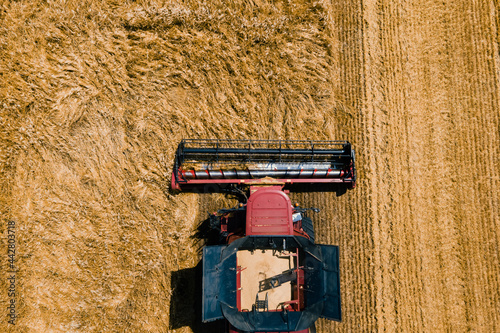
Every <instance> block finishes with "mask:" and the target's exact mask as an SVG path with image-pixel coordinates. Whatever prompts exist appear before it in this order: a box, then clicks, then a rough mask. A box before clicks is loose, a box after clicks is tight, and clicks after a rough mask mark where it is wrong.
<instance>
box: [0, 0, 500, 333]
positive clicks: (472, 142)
mask: <svg viewBox="0 0 500 333" xmlns="http://www.w3.org/2000/svg"><path fill="white" fill-rule="evenodd" d="M499 8H500V5H499V3H498V1H496V0H490V1H472V0H458V1H457V0H455V1H452V0H445V1H423V0H422V1H405V0H396V1H388V0H387V1H384V0H379V1H375V0H373V1H371V0H369V1H340V0H330V1H327V0H325V1H295V0H289V1H259V0H235V1H231V2H226V1H220V0H213V1H209V2H207V3H204V4H201V3H200V2H199V1H194V0H193V1H190V0H186V1H159V0H158V1H154V0H150V1H111V0H109V1H43V2H42V1H16V2H14V1H3V2H0V191H1V192H0V213H1V221H2V222H1V224H0V232H1V235H2V237H1V238H0V256H1V257H0V264H1V267H2V270H3V272H4V273H5V274H2V277H1V279H2V280H1V281H0V309H1V310H0V316H1V317H0V331H2V332H182V333H188V332H195V333H198V332H217V327H216V326H213V325H212V326H204V325H201V324H200V323H199V320H200V318H199V316H198V313H197V306H196V304H197V303H198V302H199V299H198V296H199V295H198V294H197V292H196V285H197V283H198V282H197V269H196V266H197V264H198V262H199V260H200V248H201V246H202V242H201V241H200V240H199V239H197V238H196V231H197V226H198V224H199V223H200V222H202V221H203V220H204V219H205V218H206V216H207V212H208V211H213V210H216V209H218V208H223V207H226V206H230V205H232V204H233V202H232V201H231V199H230V198H226V197H225V196H223V195H218V194H195V193H181V194H174V193H172V192H171V191H170V179H169V178H170V172H171V171H172V163H173V157H174V152H175V149H176V146H177V144H178V143H179V141H180V140H181V139H182V138H195V137H196V138H252V139H317V140H324V139H339V140H349V141H351V142H352V143H353V145H354V147H355V149H356V153H357V167H358V179H359V180H358V184H357V187H356V188H355V189H354V190H352V191H348V192H347V193H346V194H344V195H341V196H336V195H335V194H334V193H293V194H291V196H292V199H293V200H296V201H299V202H300V203H301V205H302V206H316V207H319V208H321V209H322V210H321V212H320V213H318V214H316V215H315V216H313V218H314V223H315V228H316V241H317V242H319V243H325V244H335V245H339V246H340V260H341V293H342V294H341V296H342V302H343V303H342V311H343V321H342V322H341V323H336V322H330V321H325V320H320V321H319V322H318V323H317V328H318V332H375V331H379V332H384V331H388V332H469V331H473V332H497V331H500V310H499V309H500V250H499V244H500V212H499V205H500V191H499V190H500V189H499V187H500V103H499V100H500V54H499V41H500V37H499V31H498V29H499V25H500V19H499V17H500V16H499ZM9 221H14V222H15V230H14V232H15V236H16V237H15V239H16V243H15V246H16V254H15V266H16V268H17V272H16V283H15V291H16V296H15V301H16V315H17V319H16V323H15V325H12V324H9V323H8V320H9V317H8V316H7V315H8V311H7V306H8V304H10V301H11V299H13V298H12V297H10V296H9V295H8V288H9V281H8V280H7V277H8V274H7V273H6V271H7V270H8V269H9V261H8V255H7V253H8V244H9V243H8V234H9V233H8V229H9V228H8V226H9V223H8V222H9Z"/></svg>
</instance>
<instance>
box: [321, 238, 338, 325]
mask: <svg viewBox="0 0 500 333" xmlns="http://www.w3.org/2000/svg"><path fill="white" fill-rule="evenodd" d="M320 247H321V254H322V259H323V270H322V275H323V281H324V307H323V312H322V313H321V317H322V318H327V319H331V320H338V321H340V320H341V319H342V313H341V306H340V276H339V248H338V246H333V245H321V246H320Z"/></svg>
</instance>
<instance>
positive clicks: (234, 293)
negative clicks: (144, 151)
mask: <svg viewBox="0 0 500 333" xmlns="http://www.w3.org/2000/svg"><path fill="white" fill-rule="evenodd" d="M355 182H356V173H355V167H354V151H353V150H352V148H351V144H350V143H349V142H347V141H271V140H255V141H254V140H245V141H243V140H183V141H182V142H181V143H180V144H179V147H178V150H177V155H176V160H175V164H174V171H173V175H172V187H173V189H175V190H179V191H181V190H197V191H200V190H204V191H205V192H206V191H216V192H224V191H228V192H233V193H236V194H238V195H240V197H241V198H242V199H241V202H240V203H239V204H238V205H237V206H236V207H235V208H230V209H221V210H219V211H218V212H217V213H214V214H213V215H211V216H210V226H211V228H214V229H216V230H218V231H219V234H220V239H221V243H222V245H214V246H205V247H204V248H203V287H202V288H203V300H202V301H203V303H202V320H203V322H210V321H214V320H217V319H225V320H226V321H227V325H226V327H227V330H226V332H230V333H237V332H238V333H242V332H297V333H299V332H300V333H306V332H315V326H314V323H315V321H316V320H317V319H318V318H319V317H322V318H327V319H331V320H337V321H340V320H341V311H340V281H339V252H338V247H337V246H333V245H320V244H315V243H314V229H313V224H312V221H311V219H310V218H308V217H307V215H306V213H307V211H309V210H312V211H315V212H318V211H319V210H318V209H317V208H301V207H299V205H298V204H294V205H292V202H291V201H290V198H289V197H288V195H287V194H288V193H289V190H291V189H294V188H296V186H297V185H302V187H304V186H306V187H309V190H311V189H312V190H314V189H315V187H317V186H318V185H319V184H329V185H333V187H334V188H342V187H343V188H353V187H354V186H355Z"/></svg>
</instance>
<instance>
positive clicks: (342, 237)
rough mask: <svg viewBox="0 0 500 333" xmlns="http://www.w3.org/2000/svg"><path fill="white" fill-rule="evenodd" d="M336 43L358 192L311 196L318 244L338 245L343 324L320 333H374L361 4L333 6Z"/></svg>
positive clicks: (340, 114)
mask: <svg viewBox="0 0 500 333" xmlns="http://www.w3.org/2000/svg"><path fill="white" fill-rule="evenodd" d="M330 15H331V17H330V30H331V35H332V36H331V37H332V43H331V44H332V47H333V50H332V53H333V56H334V63H333V66H332V70H331V72H332V78H333V79H332V81H333V92H334V96H335V97H336V99H337V100H339V101H341V103H342V106H339V107H338V108H337V109H336V110H335V111H334V112H335V114H334V118H335V124H334V125H335V137H334V138H332V139H342V140H349V141H351V142H352V143H353V146H354V148H355V149H356V158H357V161H358V162H357V163H358V166H360V167H359V169H358V175H359V180H358V188H356V189H354V190H352V191H348V192H347V193H345V194H343V195H341V196H336V195H335V194H334V193H321V192H320V193H311V194H307V195H306V197H307V198H314V199H313V201H312V204H313V205H316V203H318V202H320V203H321V204H320V208H322V212H321V213H319V214H315V215H317V216H313V220H314V221H315V228H316V230H317V238H316V241H317V242H318V243H323V244H334V245H339V248H340V279H341V295H342V316H343V319H342V323H335V322H331V321H327V320H319V321H318V322H317V324H316V326H317V330H318V332H353V331H360V330H361V331H374V330H375V328H376V321H375V320H376V318H375V316H373V309H374V308H375V300H374V293H373V286H374V281H373V266H372V264H371V258H372V251H373V240H372V237H371V234H372V231H371V224H370V223H369V221H370V220H371V217H370V210H369V207H368V200H367V192H366V191H364V189H365V188H366V187H367V182H366V178H365V176H364V173H365V169H366V168H365V167H364V165H365V163H364V162H363V161H364V160H366V159H367V158H368V156H369V152H368V150H367V149H366V143H365V140H366V134H365V130H364V127H365V123H366V120H365V119H364V118H363V116H362V114H361V112H360V110H361V106H362V103H363V99H364V97H363V96H364V73H363V61H364V60H363V57H364V52H363V35H362V34H363V29H362V26H363V20H362V7H361V1H354V2H351V1H348V2H346V1H340V0H336V1H332V2H331V6H330Z"/></svg>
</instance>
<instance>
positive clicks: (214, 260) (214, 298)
mask: <svg viewBox="0 0 500 333" xmlns="http://www.w3.org/2000/svg"><path fill="white" fill-rule="evenodd" d="M225 248H226V246H225V245H219V246H205V247H204V248H203V305H202V316H203V317H202V320H203V322H208V321H213V320H216V319H222V318H224V317H223V315H222V310H221V307H220V305H219V302H218V296H219V287H220V286H221V285H223V281H221V279H220V273H221V271H220V269H219V264H220V260H221V255H222V251H223V250H224V249H225Z"/></svg>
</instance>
